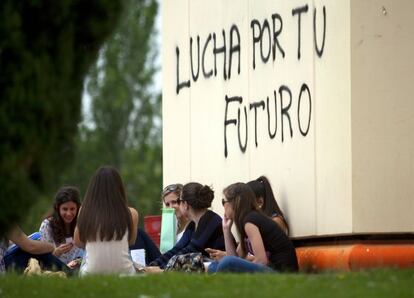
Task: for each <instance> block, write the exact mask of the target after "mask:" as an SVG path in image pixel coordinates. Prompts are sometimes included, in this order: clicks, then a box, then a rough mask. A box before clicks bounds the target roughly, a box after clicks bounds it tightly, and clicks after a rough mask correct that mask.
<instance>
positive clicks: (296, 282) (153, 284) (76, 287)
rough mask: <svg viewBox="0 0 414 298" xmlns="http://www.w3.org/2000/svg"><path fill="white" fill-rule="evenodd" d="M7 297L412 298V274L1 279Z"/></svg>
mask: <svg viewBox="0 0 414 298" xmlns="http://www.w3.org/2000/svg"><path fill="white" fill-rule="evenodd" d="M3 297H4V298H8V297H42V298H47V297H53V298H60V297H71V298H82V297H91V298H92V297H99V298H103V297H137V298H149V297H164V298H169V297H252V298H253V297H282V298H288V297H335V298H336V297H364V298H366V297H375V298H378V297H410V298H412V297H414V269H410V270H396V269H381V270H373V271H361V272H352V273H323V274H266V275H264V274H256V275H253V274H237V275H236V274H220V275H219V274H218V275H195V274H192V275H190V274H181V273H168V274H167V273H166V274H157V275H138V276H135V277H116V276H93V277H87V278H69V279H59V278H56V277H55V278H50V277H49V278H48V277H24V276H17V275H5V276H2V277H0V298H3Z"/></svg>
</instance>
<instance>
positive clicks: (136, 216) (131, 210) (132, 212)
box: [128, 207, 138, 220]
mask: <svg viewBox="0 0 414 298" xmlns="http://www.w3.org/2000/svg"><path fill="white" fill-rule="evenodd" d="M128 208H129V212H131V216H132V219H133V220H136V219H138V211H137V210H136V209H135V208H132V207H128Z"/></svg>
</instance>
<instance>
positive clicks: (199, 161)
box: [189, 0, 249, 213]
mask: <svg viewBox="0 0 414 298" xmlns="http://www.w3.org/2000/svg"><path fill="white" fill-rule="evenodd" d="M189 9H190V35H191V36H192V37H193V40H196V38H197V36H199V37H200V55H201V56H203V49H204V47H205V44H206V40H207V39H208V36H211V41H210V42H209V43H208V44H207V47H206V51H205V56H204V59H200V60H204V64H205V70H206V72H207V73H209V72H210V71H213V72H212V75H211V76H210V77H208V78H206V77H205V76H204V74H203V72H202V71H200V76H199V78H198V79H197V81H196V82H194V84H193V85H192V86H191V88H190V94H191V180H193V181H197V182H200V183H203V184H207V185H212V186H213V188H214V190H215V200H214V201H213V210H216V211H219V212H220V213H222V206H221V198H222V191H223V188H224V187H226V186H227V185H229V184H231V183H234V182H236V181H246V179H247V178H248V165H249V164H248V158H249V155H248V154H243V153H242V152H240V150H239V149H238V147H239V145H238V133H237V131H238V130H237V126H236V125H228V126H227V127H226V129H227V132H226V136H227V146H228V158H226V157H225V153H224V152H225V148H224V147H225V144H224V142H225V140H224V121H225V110H226V100H225V97H226V96H229V97H233V96H240V97H242V98H243V99H244V102H243V103H242V104H239V103H238V102H235V103H231V104H229V105H228V116H227V117H228V119H237V112H238V109H239V108H242V106H243V105H244V104H245V101H246V99H247V94H248V93H247V91H248V76H247V75H248V68H247V29H248V27H247V26H248V24H247V23H246V21H247V19H248V17H247V1H221V0H213V1H203V0H197V1H194V0H193V1H191V2H190V6H189ZM212 16H213V17H212ZM232 25H236V26H237V31H238V33H239V35H240V40H239V38H238V35H237V33H236V32H237V31H236V29H235V30H231V28H232ZM223 30H224V35H225V38H224V39H223ZM214 36H215V40H216V48H217V49H219V48H222V47H223V46H224V45H225V46H226V53H225V55H226V58H224V53H223V52H221V53H218V54H216V68H215V67H214V53H213V48H214ZM231 40H232V41H231ZM231 44H233V45H235V46H236V45H237V44H240V48H241V51H240V59H239V58H238V53H237V52H235V54H233V55H232V66H231V74H230V79H229V78H228V75H229V61H230V46H231ZM193 45H194V44H193ZM193 48H194V49H196V47H195V46H194V47H193ZM193 53H194V54H193V55H194V58H195V57H196V55H195V51H193ZM201 58H202V57H201ZM201 62H202V61H201ZM239 64H240V73H238V66H239ZM224 68H225V71H224ZM194 70H195V69H194ZM224 73H225V74H224ZM192 83H193V82H192ZM241 118H242V119H241V123H242V125H241V131H240V133H241V138H242V139H243V141H244V136H245V135H246V131H245V126H244V124H245V118H244V115H243V117H241Z"/></svg>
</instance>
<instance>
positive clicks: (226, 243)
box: [0, 166, 298, 276]
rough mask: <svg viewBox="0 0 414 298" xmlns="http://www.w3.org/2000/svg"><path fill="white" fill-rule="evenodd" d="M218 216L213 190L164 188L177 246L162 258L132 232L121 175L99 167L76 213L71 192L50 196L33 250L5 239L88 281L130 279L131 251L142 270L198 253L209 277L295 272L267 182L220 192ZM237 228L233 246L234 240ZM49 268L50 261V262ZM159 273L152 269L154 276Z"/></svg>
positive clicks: (134, 222) (0, 250) (1, 250)
mask: <svg viewBox="0 0 414 298" xmlns="http://www.w3.org/2000/svg"><path fill="white" fill-rule="evenodd" d="M223 195H224V197H223V199H222V204H223V207H224V216H223V218H221V217H220V216H219V215H218V214H217V213H215V212H213V211H212V210H209V208H210V207H211V204H212V201H213V199H214V191H213V190H212V189H211V188H210V187H209V186H207V185H202V184H200V183H196V182H191V183H187V184H185V185H182V184H172V185H169V186H167V187H165V188H164V190H163V192H162V200H163V203H164V205H165V206H166V207H171V208H174V209H175V215H176V218H177V223H178V229H177V242H176V244H175V246H174V247H173V248H172V249H171V250H169V251H167V252H165V253H164V254H161V253H160V252H159V250H158V248H157V247H156V246H155V245H154V243H153V242H152V241H151V239H150V238H149V237H148V236H147V235H146V234H145V232H144V231H142V230H140V229H138V221H139V216H138V212H137V211H136V210H135V209H134V208H131V207H129V205H128V201H127V196H126V192H125V188H124V184H123V182H122V178H121V176H120V174H119V172H118V171H117V170H116V169H115V168H113V167H111V166H104V167H100V168H99V169H98V170H97V171H96V172H95V174H94V175H93V177H92V178H91V180H90V182H89V185H88V188H87V190H86V193H85V196H84V199H83V201H82V206H81V204H80V194H79V191H78V189H77V188H75V187H69V186H67V187H62V188H61V189H59V191H58V192H57V194H56V196H55V202H54V206H53V213H52V214H50V215H49V216H48V217H47V218H46V219H45V220H44V221H43V222H42V224H41V226H40V231H39V232H40V240H41V241H33V240H30V239H28V238H26V237H25V235H24V233H22V232H21V231H20V232H19V233H18V234H19V235H22V236H20V238H24V239H26V240H25V242H30V245H32V246H33V245H34V246H35V248H34V249H33V248H30V249H28V248H27V247H28V244H25V243H24V241H23V240H19V239H17V237H15V236H13V235H14V234H16V232H14V233H10V235H11V236H9V237H8V238H9V239H10V240H11V241H13V242H15V243H16V244H17V245H19V246H20V247H21V249H22V250H25V251H28V252H29V253H30V255H31V254H44V253H48V257H49V258H55V259H58V262H61V263H62V264H64V266H66V267H67V268H72V269H75V268H79V269H78V270H79V274H80V275H81V276H83V275H87V274H127V275H130V274H131V275H132V274H135V272H136V269H135V266H134V263H133V261H132V259H131V256H130V249H135V248H144V249H145V250H146V263H147V264H149V266H150V267H151V268H153V269H154V268H159V270H160V271H162V269H163V268H165V266H166V265H167V263H168V261H169V260H170V259H171V258H172V257H173V256H176V255H183V254H187V253H193V252H199V253H202V254H203V255H204V257H205V258H206V259H207V260H210V261H211V262H209V265H208V268H207V271H208V272H210V273H215V272H272V271H278V272H282V271H292V272H295V271H297V270H298V263H297V258H296V253H295V248H294V246H293V244H292V242H291V241H290V239H289V237H288V232H289V226H288V224H287V221H286V219H285V217H284V215H283V212H282V211H281V210H280V208H279V206H278V204H277V202H276V200H275V197H274V195H273V191H272V189H271V186H270V183H269V181H268V180H267V178H266V177H264V176H262V177H260V178H258V179H257V180H254V181H250V182H248V183H235V184H231V185H229V186H228V187H226V188H225V189H224V191H223ZM233 223H234V225H235V227H236V229H235V230H236V231H237V236H238V237H237V238H238V239H239V243H238V244H237V243H236V241H235V238H234V237H233V235H232V231H231V229H232V226H233ZM1 243H3V246H1V245H0V272H1V271H4V262H3V261H4V260H3V256H4V254H5V245H4V243H5V241H3V242H1V241H0V244H1ZM52 263H53V262H52ZM155 271H157V270H155Z"/></svg>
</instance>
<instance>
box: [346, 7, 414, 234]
mask: <svg viewBox="0 0 414 298" xmlns="http://www.w3.org/2000/svg"><path fill="white" fill-rule="evenodd" d="M351 16H352V21H351V23H352V26H351V28H352V34H351V53H352V62H351V63H352V72H351V74H352V76H351V77H352V177H353V194H352V197H353V208H352V211H353V231H354V232H396V231H407V232H412V231H414V217H413V216H412V213H413V210H414V198H413V196H414V195H413V194H414V183H413V182H414V137H413V131H414V117H413V111H414V100H413V95H412V90H413V86H414V85H413V84H414V71H413V70H414V59H413V53H414V19H413V16H414V2H413V1H410V0H400V1H392V0H388V1H374V0H369V1H357V0H354V1H352V11H351Z"/></svg>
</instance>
